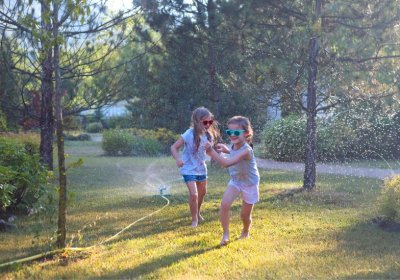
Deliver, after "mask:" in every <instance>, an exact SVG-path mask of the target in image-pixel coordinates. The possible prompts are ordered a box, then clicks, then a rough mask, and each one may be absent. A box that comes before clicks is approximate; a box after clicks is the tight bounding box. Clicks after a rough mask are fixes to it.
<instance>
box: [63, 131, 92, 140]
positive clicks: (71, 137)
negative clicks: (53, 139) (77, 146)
mask: <svg viewBox="0 0 400 280" xmlns="http://www.w3.org/2000/svg"><path fill="white" fill-rule="evenodd" d="M64 139H65V140H68V141H89V140H90V135H89V134H87V133H80V134H76V135H75V134H70V133H66V134H64Z"/></svg>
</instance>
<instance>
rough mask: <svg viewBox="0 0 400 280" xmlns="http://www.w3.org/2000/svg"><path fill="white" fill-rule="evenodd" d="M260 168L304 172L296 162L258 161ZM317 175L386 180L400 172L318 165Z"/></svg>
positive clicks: (397, 170) (301, 164)
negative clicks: (325, 174)
mask: <svg viewBox="0 0 400 280" xmlns="http://www.w3.org/2000/svg"><path fill="white" fill-rule="evenodd" d="M257 164H258V167H259V168H261V169H273V170H277V169H278V170H289V171H298V172H304V163H296V162H279V161H274V160H268V159H260V158H258V159H257ZM317 173H328V174H338V175H347V176H357V177H366V178H376V179H384V178H387V177H390V176H392V175H395V174H399V175H400V170H399V169H396V170H391V169H381V168H366V167H350V166H343V165H332V164H324V163H318V164H317Z"/></svg>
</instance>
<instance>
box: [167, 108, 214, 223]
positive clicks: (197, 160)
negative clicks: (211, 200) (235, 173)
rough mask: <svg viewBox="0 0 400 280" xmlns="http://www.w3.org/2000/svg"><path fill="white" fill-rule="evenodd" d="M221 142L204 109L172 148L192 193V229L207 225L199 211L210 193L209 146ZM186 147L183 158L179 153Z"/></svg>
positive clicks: (199, 111)
mask: <svg viewBox="0 0 400 280" xmlns="http://www.w3.org/2000/svg"><path fill="white" fill-rule="evenodd" d="M218 138H219V129H218V125H217V122H216V121H215V120H214V116H213V114H212V113H211V112H210V111H209V110H208V109H206V108H204V107H199V108H197V109H195V110H194V111H193V113H192V120H191V127H190V128H189V129H188V130H186V132H185V133H183V134H182V135H181V136H180V137H179V139H178V140H177V141H176V142H175V143H174V144H173V145H172V146H171V154H172V156H173V157H174V159H175V160H176V165H177V166H178V168H179V171H180V173H181V174H182V176H183V179H184V181H185V183H186V186H187V188H188V190H189V208H190V213H191V215H192V227H196V226H197V224H198V222H199V221H204V218H203V217H202V216H201V215H200V207H201V204H202V203H203V200H204V196H205V195H206V192H207V165H206V149H205V145H206V143H209V142H211V145H212V143H213V142H214V140H215V139H218ZM181 147H183V151H182V157H180V155H179V149H180V148H181Z"/></svg>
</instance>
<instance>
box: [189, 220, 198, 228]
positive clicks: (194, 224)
mask: <svg viewBox="0 0 400 280" xmlns="http://www.w3.org/2000/svg"><path fill="white" fill-rule="evenodd" d="M197 224H198V222H197V221H192V224H191V225H190V226H191V227H197Z"/></svg>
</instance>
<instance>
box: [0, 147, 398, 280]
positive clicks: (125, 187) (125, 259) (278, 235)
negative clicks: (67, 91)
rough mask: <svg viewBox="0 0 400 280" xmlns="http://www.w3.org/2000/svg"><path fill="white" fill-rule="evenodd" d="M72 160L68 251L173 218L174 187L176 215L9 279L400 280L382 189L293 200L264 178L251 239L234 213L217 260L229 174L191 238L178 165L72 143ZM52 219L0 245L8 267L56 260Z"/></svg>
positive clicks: (331, 189)
mask: <svg viewBox="0 0 400 280" xmlns="http://www.w3.org/2000/svg"><path fill="white" fill-rule="evenodd" d="M67 152H68V153H69V158H68V161H70V162H72V161H75V160H77V158H78V157H79V156H82V158H83V159H84V165H83V166H81V167H79V168H75V169H71V170H70V171H69V173H68V183H69V190H70V192H71V201H72V202H71V203H70V205H69V210H68V232H69V238H68V243H69V244H70V245H71V246H89V245H93V244H98V243H99V242H101V241H102V240H105V239H106V238H108V237H110V236H112V235H113V234H115V233H116V232H118V231H119V230H121V229H122V228H124V227H125V226H127V225H129V224H130V223H132V222H133V221H135V220H136V219H139V218H140V217H143V216H145V215H147V214H149V213H151V212H152V211H155V210H157V209H159V208H160V207H162V206H164V205H165V203H166V201H165V200H164V199H162V198H161V197H160V196H158V195H157V193H158V187H159V186H160V185H163V184H165V185H167V186H168V187H169V192H170V193H171V194H172V195H171V196H169V199H170V205H169V206H168V207H166V208H165V209H164V210H163V211H161V212H159V213H157V214H156V215H154V216H152V217H150V218H148V219H146V220H144V221H141V222H139V223H138V224H136V225H135V226H133V227H132V228H130V229H129V230H127V231H126V232H124V233H123V234H122V235H121V236H119V237H118V239H116V240H115V241H113V242H111V243H110V244H107V245H102V246H97V247H95V248H93V249H91V250H89V251H86V252H81V253H70V254H69V255H68V256H67V261H61V259H60V258H59V257H55V258H51V259H48V260H44V261H43V260H42V261H38V262H33V263H29V264H24V265H18V266H14V267H11V268H8V269H7V270H4V271H2V272H1V274H0V278H2V279H27V278H29V279H54V278H56V279H60V278H67V279H69V278H108V279H121V278H124V279H126V278H141V279H382V278H391V279H393V278H400V261H399V259H398V256H399V255H400V234H399V233H389V232H383V231H381V230H380V229H378V228H377V227H376V226H375V225H373V224H372V223H371V222H370V221H371V219H372V218H373V217H375V216H376V215H377V213H376V209H375V207H374V203H375V200H376V197H377V195H378V193H379V188H380V184H381V182H380V181H378V180H372V179H359V178H352V177H337V176H332V175H329V176H328V175H323V176H322V175H321V176H319V177H318V189H317V190H316V191H315V192H312V193H298V194H294V195H291V196H288V195H284V194H285V191H287V190H290V189H293V188H297V187H299V186H300V185H301V180H302V174H299V173H290V172H284V171H261V176H262V180H261V185H260V194H261V201H260V202H259V203H258V204H257V205H256V206H255V209H254V213H253V227H252V232H251V238H250V239H248V240H235V237H237V236H239V234H240V231H241V221H240V206H241V204H240V201H239V200H238V201H236V202H235V203H234V205H233V207H232V213H231V232H232V241H233V242H231V243H230V244H229V245H228V246H226V247H222V248H219V247H218V246H217V245H218V243H219V241H220V237H221V228H220V223H219V221H218V208H219V203H220V199H221V196H222V193H223V191H224V189H225V185H226V182H227V180H228V175H227V172H226V170H222V169H219V168H218V167H210V176H209V187H208V194H207V197H206V201H205V203H204V207H203V216H204V217H205V218H206V221H205V222H204V223H202V224H200V226H199V227H197V228H191V227H189V225H190V217H189V210H188V205H187V191H186V188H185V186H184V185H183V184H182V182H181V181H173V182H172V180H175V179H178V178H179V174H178V172H177V170H176V168H175V165H174V162H173V160H172V159H171V158H169V157H159V158H131V157H124V158H117V157H105V156H102V155H101V151H100V150H99V144H96V143H83V142H75V143H73V142H67ZM170 180H171V182H170V183H166V181H170ZM50 217H51V215H34V216H31V217H21V218H20V217H19V218H18V219H17V221H16V224H17V225H18V230H16V231H14V232H7V233H2V234H1V235H0V262H1V263H2V262H6V261H9V260H12V259H15V258H20V257H24V256H29V255H31V254H35V253H38V252H41V251H43V250H46V249H48V248H49V244H50V243H51V242H52V239H51V238H52V236H53V233H54V230H55V226H56V224H55V223H54V217H53V221H51V220H50ZM32 241H34V243H32Z"/></svg>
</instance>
